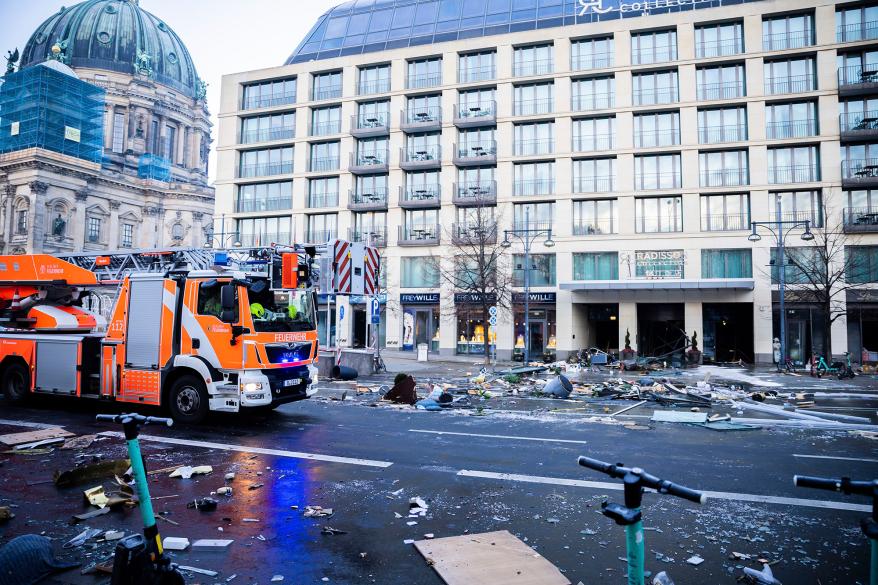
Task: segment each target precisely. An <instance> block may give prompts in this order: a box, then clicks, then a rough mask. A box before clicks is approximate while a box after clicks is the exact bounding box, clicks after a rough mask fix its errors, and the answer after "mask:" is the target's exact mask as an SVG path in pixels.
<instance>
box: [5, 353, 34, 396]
mask: <svg viewBox="0 0 878 585" xmlns="http://www.w3.org/2000/svg"><path fill="white" fill-rule="evenodd" d="M29 389H30V372H29V371H28V369H27V367H26V366H24V365H22V364H17V363H13V364H9V366H7V367H6V371H5V372H3V393H4V394H5V395H6V399H7V400H8V401H10V402H13V403H22V402H24V401H25V399H26V398H27V396H28V390H29Z"/></svg>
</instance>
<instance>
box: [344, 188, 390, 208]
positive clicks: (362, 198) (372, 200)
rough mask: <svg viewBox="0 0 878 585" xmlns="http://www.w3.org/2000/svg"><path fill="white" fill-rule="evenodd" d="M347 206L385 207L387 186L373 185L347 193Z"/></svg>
mask: <svg viewBox="0 0 878 585" xmlns="http://www.w3.org/2000/svg"><path fill="white" fill-rule="evenodd" d="M348 208H349V209H352V210H358V209H359V210H365V209H370V210H375V209H387V187H373V188H371V189H368V190H367V189H363V190H362V191H350V192H349V193H348Z"/></svg>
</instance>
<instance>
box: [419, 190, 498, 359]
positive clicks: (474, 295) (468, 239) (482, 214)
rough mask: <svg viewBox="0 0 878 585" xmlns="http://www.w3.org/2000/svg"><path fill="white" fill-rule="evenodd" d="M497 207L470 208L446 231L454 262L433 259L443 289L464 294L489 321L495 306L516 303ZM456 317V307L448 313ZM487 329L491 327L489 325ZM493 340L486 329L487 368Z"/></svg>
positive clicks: (451, 308)
mask: <svg viewBox="0 0 878 585" xmlns="http://www.w3.org/2000/svg"><path fill="white" fill-rule="evenodd" d="M494 209H495V208H494V207H487V206H484V205H477V206H475V207H470V208H467V211H466V213H465V215H464V220H463V221H461V222H460V223H454V224H452V226H451V227H450V228H446V230H445V232H446V237H448V239H449V241H450V242H451V247H450V249H449V254H450V255H451V256H452V257H451V258H445V257H438V256H433V257H432V263H433V269H434V270H435V271H436V273H437V274H438V275H439V279H440V281H441V283H442V285H443V288H449V289H451V290H453V291H454V292H455V293H463V294H465V295H466V296H467V297H468V300H469V304H470V305H471V306H474V307H476V308H478V309H481V312H482V315H484V318H485V319H486V320H487V319H488V310H489V309H490V308H491V307H492V306H497V307H498V309H509V308H510V306H511V299H512V281H513V279H512V271H511V270H510V266H509V261H508V254H507V250H506V248H504V247H503V246H502V244H501V241H502V238H500V237H498V236H499V234H498V229H497V225H498V219H499V218H498V217H496V216H495V215H494V213H493V211H494ZM448 310H449V311H451V312H452V313H456V311H457V308H456V307H454V306H451V307H449V309H448ZM486 325H487V324H486ZM490 348H491V339H490V335H489V331H488V328H487V327H486V328H485V338H484V357H485V364H488V363H489V362H490V357H491V351H490Z"/></svg>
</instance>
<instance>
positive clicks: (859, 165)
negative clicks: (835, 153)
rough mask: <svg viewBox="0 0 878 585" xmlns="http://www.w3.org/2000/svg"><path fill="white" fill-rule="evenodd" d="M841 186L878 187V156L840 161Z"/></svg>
mask: <svg viewBox="0 0 878 585" xmlns="http://www.w3.org/2000/svg"><path fill="white" fill-rule="evenodd" d="M841 186H842V187H854V188H856V187H868V188H872V187H878V158H864V159H856V160H843V161H841Z"/></svg>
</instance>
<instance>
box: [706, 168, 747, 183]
mask: <svg viewBox="0 0 878 585" xmlns="http://www.w3.org/2000/svg"><path fill="white" fill-rule="evenodd" d="M749 183H750V173H749V172H748V170H747V169H734V168H729V169H716V170H710V171H701V173H700V184H701V186H702V187H736V186H739V185H747V184H749Z"/></svg>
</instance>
